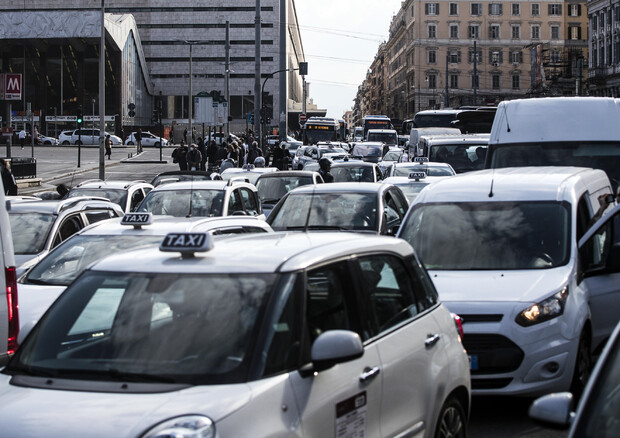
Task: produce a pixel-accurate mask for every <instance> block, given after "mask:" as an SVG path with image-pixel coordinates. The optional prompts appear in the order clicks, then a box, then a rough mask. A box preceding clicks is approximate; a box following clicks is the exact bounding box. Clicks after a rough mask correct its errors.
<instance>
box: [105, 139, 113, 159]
mask: <svg viewBox="0 0 620 438" xmlns="http://www.w3.org/2000/svg"><path fill="white" fill-rule="evenodd" d="M105 155H106V157H108V160H110V159H111V158H112V139H111V138H110V134H108V135H106V136H105Z"/></svg>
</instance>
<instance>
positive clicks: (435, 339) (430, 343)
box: [424, 334, 440, 348]
mask: <svg viewBox="0 0 620 438" xmlns="http://www.w3.org/2000/svg"><path fill="white" fill-rule="evenodd" d="M439 338H440V336H439V335H438V334H434V335H428V337H427V338H426V341H424V345H426V347H427V348H430V347H432V346H433V345H435V344H436V343H437V342H439Z"/></svg>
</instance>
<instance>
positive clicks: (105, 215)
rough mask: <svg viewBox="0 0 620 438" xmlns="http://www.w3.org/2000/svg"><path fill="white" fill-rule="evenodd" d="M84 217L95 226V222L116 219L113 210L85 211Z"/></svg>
mask: <svg viewBox="0 0 620 438" xmlns="http://www.w3.org/2000/svg"><path fill="white" fill-rule="evenodd" d="M84 215H85V216H86V220H88V223H89V224H94V223H95V222H99V221H103V220H106V219H110V218H111V217H116V214H115V213H114V211H113V210H89V211H85V212H84Z"/></svg>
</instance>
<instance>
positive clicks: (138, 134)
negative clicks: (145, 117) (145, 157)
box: [136, 128, 142, 154]
mask: <svg viewBox="0 0 620 438" xmlns="http://www.w3.org/2000/svg"><path fill="white" fill-rule="evenodd" d="M136 143H137V145H138V153H139V154H141V153H142V128H138V132H136Z"/></svg>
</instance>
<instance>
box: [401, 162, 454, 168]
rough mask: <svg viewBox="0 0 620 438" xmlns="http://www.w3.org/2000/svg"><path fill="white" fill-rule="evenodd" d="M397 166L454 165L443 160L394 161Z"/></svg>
mask: <svg viewBox="0 0 620 438" xmlns="http://www.w3.org/2000/svg"><path fill="white" fill-rule="evenodd" d="M394 166H396V167H411V166H426V167H450V168H451V167H452V166H450V164H449V163H443V162H441V161H421V162H414V161H407V162H406V163H394Z"/></svg>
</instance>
